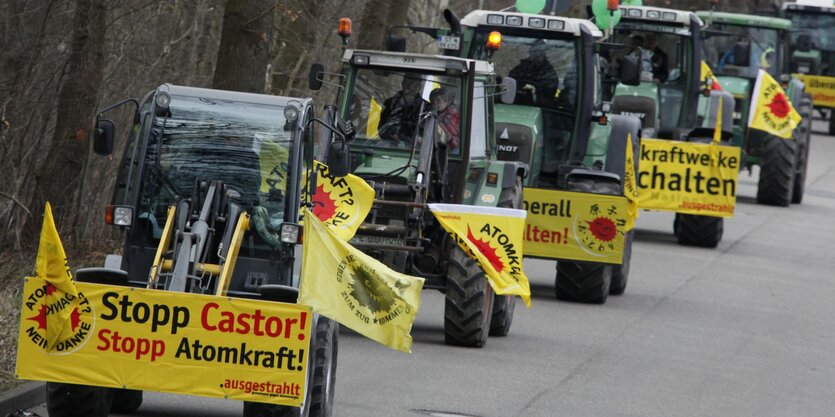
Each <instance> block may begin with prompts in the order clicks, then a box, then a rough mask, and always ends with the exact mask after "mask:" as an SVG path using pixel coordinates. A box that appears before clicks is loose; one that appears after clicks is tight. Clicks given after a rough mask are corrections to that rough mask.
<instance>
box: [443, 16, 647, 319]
mask: <svg viewBox="0 0 835 417" xmlns="http://www.w3.org/2000/svg"><path fill="white" fill-rule="evenodd" d="M447 20H448V21H449V20H450V19H449V17H447ZM451 23H452V27H453V28H455V27H456V24H455V23H456V22H451ZM494 31H496V32H500V33H501V35H502V38H501V47H500V48H498V49H495V48H492V47H491V46H489V45H488V40H489V37H490V33H491V32H494ZM452 32H455V30H453V31H452ZM457 36H460V38H461V48H459V49H457V50H447V53H454V54H459V55H461V56H465V57H468V58H473V59H489V60H490V61H491V62H493V63H494V64H495V66H496V73H497V74H499V75H500V76H503V77H512V78H513V79H514V80H515V81H516V88H517V92H516V97H515V101H514V102H513V103H512V104H497V105H496V117H495V119H496V124H495V132H496V145H497V149H498V156H499V158H500V159H503V160H507V161H521V162H524V163H525V164H527V165H528V166H529V167H530V173H529V175H528V176H527V177H526V178H525V181H524V185H525V187H526V188H532V189H533V188H536V189H545V190H565V191H575V192H584V193H593V194H612V195H623V179H624V176H625V172H626V171H625V170H626V167H625V152H626V143H627V140H628V138H630V137H631V138H632V141H633V146H634V149H637V143H638V139H639V136H638V130H639V128H640V122H639V120H638V119H637V118H635V117H629V116H614V115H613V116H609V117H607V115H606V114H605V113H604V109H605V105H604V102H603V98H602V85H601V78H600V72H601V71H600V69H601V68H600V66H601V60H600V56H599V54H598V49H599V45H598V44H597V43H598V42H599V41H600V40H601V39H602V38H603V33H602V32H601V31H600V30H599V29H598V28H597V27H596V26H594V25H593V24H592V23H590V22H588V21H586V20H582V19H572V18H564V17H557V16H545V15H537V14H527V13H518V12H504V11H501V12H498V11H485V10H476V11H473V12H471V13H469V14H467V15H466V16H465V17H464V18H462V19H461V20H460V31H459V33H458V34H457ZM537 51H541V52H537ZM539 53H541V54H542V55H539V56H540V57H544V58H546V59H547V61H548V62H549V65H550V66H551V67H553V73H552V74H548V75H547V76H546V77H544V78H543V77H542V76H539V75H537V74H533V73H531V71H527V69H528V68H530V67H531V66H532V64H530V63H531V62H535V61H534V60H535V59H537V54H539ZM533 67H535V65H533ZM624 246H625V247H624V255H623V262H622V264H620V265H612V264H605V263H595V262H587V261H577V260H571V259H564V258H560V257H554V258H549V259H555V260H557V274H556V279H555V287H556V289H555V291H556V295H557V297H558V298H560V299H566V300H572V301H580V302H590V303H603V302H605V301H606V298H607V296H608V295H609V294H615V295H619V294H622V293H623V292H624V290H625V287H626V280H627V278H628V273H629V257H630V253H631V233H629V234H628V236H626V240H625V244H624Z"/></svg>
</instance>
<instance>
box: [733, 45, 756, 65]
mask: <svg viewBox="0 0 835 417" xmlns="http://www.w3.org/2000/svg"><path fill="white" fill-rule="evenodd" d="M730 64H731V65H736V66H738V67H747V66H749V65H751V43H750V42H737V43H735V44H734V62H731V63H730Z"/></svg>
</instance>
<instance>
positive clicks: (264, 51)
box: [212, 0, 274, 93]
mask: <svg viewBox="0 0 835 417" xmlns="http://www.w3.org/2000/svg"><path fill="white" fill-rule="evenodd" d="M273 9H274V6H273V5H272V3H271V2H264V1H260V0H229V1H228V2H227V3H226V10H225V12H224V14H223V31H222V32H221V38H220V48H219V50H218V57H217V65H216V66H215V75H214V79H213V80H212V88H217V89H221V90H234V91H245V92H250V93H264V92H265V91H264V90H265V88H266V84H267V83H266V79H267V71H268V65H269V62H270V43H271V42H272V37H273Z"/></svg>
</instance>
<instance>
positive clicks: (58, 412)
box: [46, 382, 113, 417]
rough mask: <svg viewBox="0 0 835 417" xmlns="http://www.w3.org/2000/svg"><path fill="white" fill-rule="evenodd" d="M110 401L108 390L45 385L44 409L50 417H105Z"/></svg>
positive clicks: (57, 384) (51, 383) (111, 398)
mask: <svg viewBox="0 0 835 417" xmlns="http://www.w3.org/2000/svg"><path fill="white" fill-rule="evenodd" d="M112 400H113V393H112V392H111V390H110V388H103V387H93V386H88V385H75V384H64V383H59V382H47V383H46V409H47V412H48V413H49V416H50V417H107V416H108V415H110V407H111V404H112Z"/></svg>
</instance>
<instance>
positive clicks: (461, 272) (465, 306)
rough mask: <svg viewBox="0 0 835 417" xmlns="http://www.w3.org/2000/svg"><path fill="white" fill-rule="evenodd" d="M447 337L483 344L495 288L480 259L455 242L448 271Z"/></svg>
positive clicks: (458, 342) (466, 343)
mask: <svg viewBox="0 0 835 417" xmlns="http://www.w3.org/2000/svg"><path fill="white" fill-rule="evenodd" d="M446 281H447V285H446V304H445V307H444V341H445V343H446V344H448V345H453V346H464V347H483V346H484V345H485V344H486V343H487V335H488V334H489V333H490V319H491V315H492V311H491V310H492V306H493V290H492V288H490V284H489V283H488V282H487V278H486V277H485V276H484V271H482V270H481V267H480V266H479V265H478V263H477V262H476V261H475V260H474V259H472V258H470V257H469V256H468V255H467V254H466V253H464V251H463V250H461V248H459V247H458V246H455V247H454V249H453V252H452V255H451V256H450V259H449V270H448V271H447V280H446Z"/></svg>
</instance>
